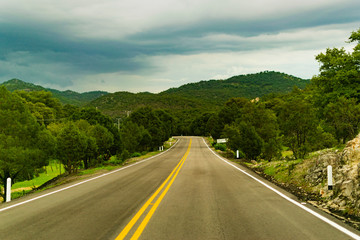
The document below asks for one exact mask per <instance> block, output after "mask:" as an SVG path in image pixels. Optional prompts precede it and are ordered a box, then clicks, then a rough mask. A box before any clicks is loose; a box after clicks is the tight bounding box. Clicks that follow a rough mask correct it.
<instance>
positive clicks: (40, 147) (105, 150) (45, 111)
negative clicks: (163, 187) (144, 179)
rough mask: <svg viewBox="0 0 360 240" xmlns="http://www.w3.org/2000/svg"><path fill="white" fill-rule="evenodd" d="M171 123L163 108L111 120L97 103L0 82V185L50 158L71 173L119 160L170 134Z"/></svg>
mask: <svg viewBox="0 0 360 240" xmlns="http://www.w3.org/2000/svg"><path fill="white" fill-rule="evenodd" d="M173 122H174V118H173V117H172V116H171V115H170V114H169V113H167V112H165V111H162V110H156V111H155V110H152V109H151V108H140V109H138V110H137V111H134V112H133V113H132V114H131V115H130V116H129V117H128V118H126V119H125V120H123V121H122V122H121V123H120V122H119V123H120V124H114V120H113V119H111V118H110V117H108V116H105V115H103V114H102V113H101V112H100V111H98V110H96V109H95V108H79V107H76V106H72V105H62V104H61V103H60V102H59V100H58V99H56V98H53V97H52V94H51V93H50V92H45V91H32V92H26V91H15V92H13V93H11V92H9V91H8V90H6V88H5V87H0V184H1V186H4V185H5V183H6V179H7V178H9V177H10V178H11V179H12V181H22V180H29V179H32V178H33V177H34V176H35V175H37V174H38V173H39V171H41V170H42V168H43V166H46V165H48V163H49V160H50V159H58V160H60V161H61V163H62V164H63V165H64V168H65V170H66V172H67V173H69V174H71V173H74V172H77V171H78V170H79V169H81V168H85V169H86V168H89V167H95V166H99V165H103V164H120V163H122V162H123V161H125V160H126V159H128V158H130V157H131V156H139V155H141V154H145V153H146V152H148V151H152V150H156V149H158V147H159V146H161V145H163V142H164V141H166V140H168V139H169V137H170V136H171V135H172V134H173V131H174V127H173V126H174V124H173ZM111 156H116V157H115V158H114V157H113V158H112V159H110V157H111ZM3 188H4V187H3ZM3 192H4V193H3ZM0 194H1V195H2V196H5V195H6V192H5V188H4V191H1V189H0Z"/></svg>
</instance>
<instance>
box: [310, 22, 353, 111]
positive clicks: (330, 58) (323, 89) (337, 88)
mask: <svg viewBox="0 0 360 240" xmlns="http://www.w3.org/2000/svg"><path fill="white" fill-rule="evenodd" d="M359 41H360V29H359V30H358V31H357V32H353V33H352V34H351V36H350V38H349V42H357V43H358V44H357V45H356V46H355V48H354V49H353V52H346V51H345V49H344V48H340V49H338V48H333V49H330V48H328V49H327V50H326V53H320V54H319V55H318V56H316V60H317V61H318V62H319V63H320V64H321V65H320V74H319V75H318V76H315V77H313V79H312V83H313V84H314V85H315V86H316V90H317V91H318V94H317V96H318V97H317V104H318V105H319V106H321V107H322V108H324V107H325V106H326V105H327V104H328V103H330V102H335V101H336V100H337V99H338V97H340V96H343V97H345V98H356V99H358V101H359V99H360V69H359V66H360V43H359Z"/></svg>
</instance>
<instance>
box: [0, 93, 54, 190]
mask: <svg viewBox="0 0 360 240" xmlns="http://www.w3.org/2000/svg"><path fill="white" fill-rule="evenodd" d="M0 126H1V127H0V184H1V186H4V195H3V194H1V191H0V194H1V195H2V196H3V197H4V196H5V195H6V189H5V184H6V179H7V178H9V177H10V178H11V179H12V181H13V182H16V181H17V180H24V179H31V178H33V176H34V174H35V173H36V170H37V169H39V168H42V167H43V166H45V165H47V164H48V157H49V156H50V155H52V154H53V150H54V139H53V138H52V136H51V135H50V134H49V133H48V132H47V131H46V129H44V128H42V127H41V126H40V125H39V124H38V123H37V121H36V119H35V118H34V117H33V116H32V115H31V113H30V111H29V109H28V107H27V106H26V105H25V104H24V103H23V101H22V99H21V98H20V97H18V96H17V95H16V94H12V93H10V92H8V91H7V90H6V89H5V88H4V87H0Z"/></svg>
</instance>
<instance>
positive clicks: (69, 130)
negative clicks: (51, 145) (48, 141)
mask: <svg viewBox="0 0 360 240" xmlns="http://www.w3.org/2000/svg"><path fill="white" fill-rule="evenodd" d="M87 143H88V141H87V138H86V135H84V134H82V133H81V132H80V130H79V128H78V127H76V126H75V124H74V123H72V122H68V123H66V124H65V126H64V128H63V129H62V130H61V132H60V133H59V135H58V137H57V156H58V158H59V159H60V161H61V162H62V163H63V164H64V168H65V170H66V171H67V172H68V173H69V174H71V173H73V172H77V170H78V168H79V166H80V164H81V160H82V159H84V158H85V153H86V149H87Z"/></svg>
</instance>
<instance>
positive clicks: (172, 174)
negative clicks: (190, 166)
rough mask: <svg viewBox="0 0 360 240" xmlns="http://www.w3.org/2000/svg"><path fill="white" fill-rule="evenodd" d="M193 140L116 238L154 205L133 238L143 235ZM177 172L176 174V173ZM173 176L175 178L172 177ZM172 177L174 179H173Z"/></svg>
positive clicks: (122, 235)
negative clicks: (172, 168) (168, 173)
mask: <svg viewBox="0 0 360 240" xmlns="http://www.w3.org/2000/svg"><path fill="white" fill-rule="evenodd" d="M191 142H192V139H190V143H189V147H188V149H187V151H186V153H185V155H184V156H183V157H182V159H181V160H180V162H179V163H178V164H177V165H176V167H175V168H174V170H173V171H172V172H171V173H170V175H169V176H168V177H167V178H166V180H165V181H164V182H163V183H162V184H161V186H160V187H159V188H158V189H157V190H156V192H155V193H154V194H153V195H152V196H151V197H150V198H149V200H147V201H146V203H145V204H144V205H143V206H142V207H141V209H140V210H139V211H138V212H137V213H136V215H135V216H134V217H133V218H132V219H131V220H130V222H129V223H128V224H127V225H126V226H125V228H124V229H123V230H122V231H121V233H120V234H119V236H117V237H116V239H115V240H123V239H124V238H125V237H126V235H127V234H128V233H129V231H130V230H131V229H132V227H133V226H134V225H135V224H136V222H137V221H138V220H139V218H140V217H141V216H142V215H143V213H144V212H145V210H146V209H147V208H148V207H149V206H150V205H152V208H151V209H150V211H149V212H148V214H147V215H146V217H145V218H144V220H143V221H142V223H141V224H140V226H139V227H138V228H137V230H136V232H135V233H134V235H133V236H132V238H131V239H138V238H139V237H140V235H141V233H142V232H143V230H144V229H145V227H146V225H147V223H148V222H149V220H150V218H151V217H152V215H153V214H154V212H155V210H156V208H157V207H158V206H159V204H160V202H161V200H162V199H163V198H164V196H165V195H166V193H167V191H168V190H169V188H170V186H171V185H172V183H173V182H174V180H175V178H176V176H177V174H178V173H179V171H180V169H181V167H182V165H183V164H184V162H185V160H186V158H187V156H188V155H189V152H190V148H191ZM174 173H175V174H174ZM172 177H173V178H172ZM171 178H172V179H171ZM170 179H171V181H170V182H169V184H168V185H167V187H166V188H165V190H164V191H163V192H162V194H161V195H160V197H159V198H158V199H157V201H156V202H155V203H153V202H152V201H153V200H154V199H155V198H156V196H157V195H158V194H159V193H160V192H161V190H162V189H163V188H164V186H165V185H166V183H167V182H168V181H169V180H170Z"/></svg>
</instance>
